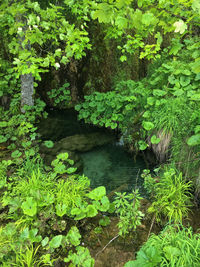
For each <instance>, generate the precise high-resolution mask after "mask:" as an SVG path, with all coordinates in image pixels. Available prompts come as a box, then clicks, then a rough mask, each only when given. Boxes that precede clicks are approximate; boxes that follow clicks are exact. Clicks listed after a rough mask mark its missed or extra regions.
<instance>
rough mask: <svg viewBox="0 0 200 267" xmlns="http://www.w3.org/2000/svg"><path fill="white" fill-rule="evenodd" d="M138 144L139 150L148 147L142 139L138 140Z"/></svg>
mask: <svg viewBox="0 0 200 267" xmlns="http://www.w3.org/2000/svg"><path fill="white" fill-rule="evenodd" d="M138 145H139V149H140V150H145V149H146V148H147V147H148V144H147V143H146V142H144V141H143V140H140V141H139V142H138Z"/></svg>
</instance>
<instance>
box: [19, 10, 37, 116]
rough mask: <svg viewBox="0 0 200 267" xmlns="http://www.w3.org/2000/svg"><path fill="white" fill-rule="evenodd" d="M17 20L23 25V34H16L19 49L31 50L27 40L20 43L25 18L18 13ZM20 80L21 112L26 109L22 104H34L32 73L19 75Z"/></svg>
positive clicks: (24, 34)
mask: <svg viewBox="0 0 200 267" xmlns="http://www.w3.org/2000/svg"><path fill="white" fill-rule="evenodd" d="M16 20H17V22H19V21H20V22H23V23H24V26H23V27H22V29H23V35H22V36H20V35H18V38H19V44H20V49H21V50H28V51H30V50H31V45H30V43H29V42H28V43H27V45H26V46H25V47H24V46H23V45H22V44H23V42H24V40H25V36H26V29H27V25H26V19H25V18H24V17H22V16H21V15H20V14H19V15H18V16H17V17H16ZM30 66H31V63H30V62H27V68H30ZM20 80H21V112H22V113H25V112H26V111H25V110H24V108H23V107H24V105H28V106H33V105H34V99H33V92H34V78H33V75H32V73H27V74H22V75H21V76H20Z"/></svg>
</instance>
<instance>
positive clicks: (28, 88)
mask: <svg viewBox="0 0 200 267" xmlns="http://www.w3.org/2000/svg"><path fill="white" fill-rule="evenodd" d="M20 78H21V112H22V113H25V110H24V108H23V107H24V105H28V106H33V105H34V100H33V91H34V85H33V83H34V79H33V75H32V73H28V74H24V75H21V77H20Z"/></svg>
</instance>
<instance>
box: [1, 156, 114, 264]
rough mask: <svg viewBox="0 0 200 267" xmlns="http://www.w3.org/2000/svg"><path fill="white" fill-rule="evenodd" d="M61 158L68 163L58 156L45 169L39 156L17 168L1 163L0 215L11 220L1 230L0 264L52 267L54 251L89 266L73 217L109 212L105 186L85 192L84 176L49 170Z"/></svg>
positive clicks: (86, 182)
mask: <svg viewBox="0 0 200 267" xmlns="http://www.w3.org/2000/svg"><path fill="white" fill-rule="evenodd" d="M57 160H58V161H57ZM60 161H61V162H64V161H66V162H68V163H69V162H71V160H70V159H68V154H67V153H62V154H59V155H58V156H57V159H56V160H54V164H53V168H52V169H51V170H50V172H47V171H46V170H45V166H44V165H43V164H42V161H41V159H40V158H39V157H38V159H34V158H33V159H30V158H28V159H27V160H26V161H25V162H24V163H23V165H21V166H18V168H17V169H16V166H15V165H14V164H13V161H11V160H9V161H3V162H2V163H1V165H0V170H1V173H2V176H1V190H2V196H1V203H2V209H3V211H4V213H5V214H4V217H2V218H5V219H7V218H9V220H11V221H12V222H11V223H7V222H6V223H5V227H2V228H1V242H0V263H1V264H7V265H9V264H14V265H15V264H18V265H20V266H33V265H34V264H36V265H37V266H43V265H48V266H53V262H54V261H55V260H56V258H55V255H56V251H58V250H59V251H60V252H61V251H62V253H61V254H62V257H63V260H64V258H65V257H66V258H65V261H66V262H72V263H73V264H78V266H93V265H94V260H93V259H92V258H91V256H90V253H89V250H88V249H87V248H85V247H81V246H80V243H81V238H82V236H81V234H80V232H79V229H78V228H77V226H78V224H77V222H76V221H80V220H82V219H84V218H85V220H86V219H87V218H91V217H95V216H96V215H97V214H98V213H103V212H107V211H109V208H110V202H109V200H108V198H107V196H106V190H105V188H104V187H103V186H101V187H98V188H95V189H93V190H90V187H89V186H90V181H89V179H88V178H87V177H85V176H84V175H82V176H79V175H74V174H67V177H63V175H65V172H64V173H63V172H61V173H60V172H57V170H56V169H55V170H54V168H55V167H56V166H57V164H59V162H60ZM36 167H37V168H36ZM70 168H71V167H70ZM70 168H69V169H70ZM10 169H12V175H10V176H9V177H8V176H7V171H8V170H10ZM67 170H68V168H66V171H67ZM66 173H67V172H66ZM69 173H70V172H69ZM100 218H101V217H100ZM103 218H104V217H103ZM105 218H107V217H105ZM68 223H69V225H68ZM108 223H109V219H108V218H107V220H105V219H104V220H102V221H101V224H102V225H104V226H105V225H107V224H108ZM73 224H74V225H73ZM75 225H77V226H75ZM66 231H67V234H66ZM74 247H75V248H76V253H74ZM66 248H67V251H66ZM25 249H26V250H25ZM60 252H59V253H60ZM61 254H60V255H61Z"/></svg>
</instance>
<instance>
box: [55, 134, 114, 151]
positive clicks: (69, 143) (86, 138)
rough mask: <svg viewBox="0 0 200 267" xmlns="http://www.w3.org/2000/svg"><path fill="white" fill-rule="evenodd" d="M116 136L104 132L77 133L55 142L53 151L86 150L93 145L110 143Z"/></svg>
mask: <svg viewBox="0 0 200 267" xmlns="http://www.w3.org/2000/svg"><path fill="white" fill-rule="evenodd" d="M113 140H114V136H112V135H108V134H103V133H89V134H76V135H72V136H68V137H65V138H63V139H61V140H59V141H58V142H55V143H54V147H53V148H52V149H51V153H54V154H57V153H58V152H60V151H65V150H66V151H77V152H86V151H89V150H91V149H92V148H93V147H96V146H101V145H104V144H107V143H110V142H112V141H113Z"/></svg>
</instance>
